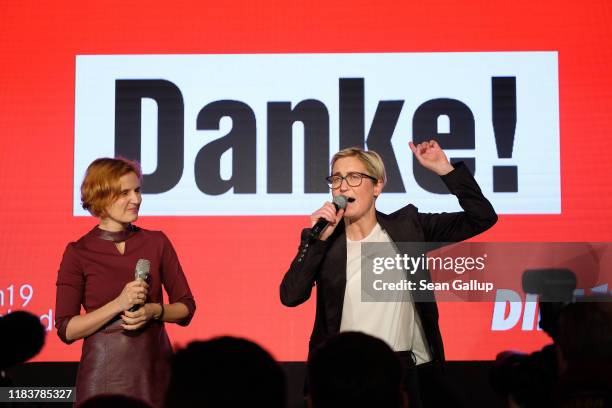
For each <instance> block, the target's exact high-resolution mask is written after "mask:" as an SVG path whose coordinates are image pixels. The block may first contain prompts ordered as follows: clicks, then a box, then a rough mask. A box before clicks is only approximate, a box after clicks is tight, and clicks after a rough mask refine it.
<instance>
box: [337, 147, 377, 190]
mask: <svg viewBox="0 0 612 408" xmlns="http://www.w3.org/2000/svg"><path fill="white" fill-rule="evenodd" d="M344 157H357V158H358V159H359V160H360V161H361V162H362V163H363V164H364V165H365V167H366V169H367V170H368V173H369V175H370V176H372V177H374V178H376V180H379V181H381V180H382V182H383V183H387V172H386V171H385V164H384V163H383V161H382V158H381V157H380V155H379V154H378V153H376V152H375V151H374V150H363V149H362V148H361V147H358V146H354V147H347V148H346V149H342V150H340V151H339V152H338V153H336V154H334V157H332V159H331V168H332V169H333V168H334V164H335V163H336V162H337V161H338V160H340V159H342V158H344Z"/></svg>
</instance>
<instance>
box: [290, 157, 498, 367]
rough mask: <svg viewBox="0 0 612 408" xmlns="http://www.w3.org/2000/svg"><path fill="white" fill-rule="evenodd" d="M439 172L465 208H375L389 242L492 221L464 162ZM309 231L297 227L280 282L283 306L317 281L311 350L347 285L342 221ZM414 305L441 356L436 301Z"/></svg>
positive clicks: (471, 229)
mask: <svg viewBox="0 0 612 408" xmlns="http://www.w3.org/2000/svg"><path fill="white" fill-rule="evenodd" d="M441 178H442V181H443V182H444V183H445V184H446V186H447V187H448V189H449V191H450V192H451V193H452V194H454V195H455V196H457V198H458V199H459V204H460V205H461V207H462V208H463V210H464V211H462V212H456V213H440V214H426V213H420V212H418V210H417V208H416V207H415V206H413V205H412V204H409V205H407V206H406V207H404V208H401V209H400V210H398V211H396V212H394V213H392V214H389V215H387V214H383V213H380V212H376V219H377V220H378V223H379V224H380V226H381V227H382V228H383V229H384V230H385V231H386V232H387V233H388V234H389V236H390V237H391V240H393V242H428V241H429V242H458V241H463V240H465V239H468V238H471V237H473V236H475V235H477V234H480V233H481V232H483V231H485V230H487V229H489V228H490V227H491V226H493V224H495V222H496V221H497V214H496V213H495V210H494V209H493V206H492V205H491V203H490V202H489V201H488V200H487V199H486V198H485V197H484V196H483V195H482V192H481V191H480V188H479V187H478V184H477V183H476V180H474V177H472V175H471V174H470V172H469V170H468V169H467V167H466V166H465V165H464V164H463V163H458V164H456V165H455V169H454V170H453V171H451V172H450V173H448V174H446V175H444V176H442V177H441ZM309 232H310V229H309V228H306V229H304V230H303V231H302V235H301V243H300V247H299V249H298V254H297V255H296V257H295V258H294V259H293V262H292V263H291V266H290V267H289V270H288V271H287V273H286V274H285V276H284V278H283V281H282V282H281V285H280V298H281V302H282V303H283V305H285V306H290V307H293V306H297V305H299V304H301V303H304V302H305V301H306V300H308V298H310V294H311V291H312V287H313V286H314V285H316V286H317V307H316V317H315V323H314V328H313V330H312V335H311V337H310V344H309V350H310V351H312V350H313V349H314V348H316V347H317V346H318V345H320V344H321V343H322V342H323V341H325V340H326V339H327V338H329V337H331V336H333V335H335V334H337V333H338V332H339V330H340V322H341V317H342V307H343V305H344V292H345V289H346V233H345V229H344V223H343V222H341V223H340V224H339V225H338V227H337V228H336V230H335V231H334V233H333V234H332V235H331V236H330V237H329V238H328V239H327V240H326V241H321V240H313V241H311V240H309ZM432 296H433V293H432ZM415 310H416V312H417V313H418V315H419V318H420V319H421V323H422V325H423V331H424V332H425V337H426V339H427V342H428V344H429V347H430V349H431V350H430V351H431V356H432V358H433V359H434V360H438V361H440V362H443V361H444V347H443V344H442V336H441V335H440V328H439V326H438V308H437V306H436V303H435V301H431V302H415Z"/></svg>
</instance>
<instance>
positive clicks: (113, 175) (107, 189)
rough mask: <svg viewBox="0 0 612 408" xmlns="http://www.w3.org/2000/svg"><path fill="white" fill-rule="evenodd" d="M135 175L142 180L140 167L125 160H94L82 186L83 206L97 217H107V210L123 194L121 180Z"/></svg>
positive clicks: (105, 158)
mask: <svg viewBox="0 0 612 408" xmlns="http://www.w3.org/2000/svg"><path fill="white" fill-rule="evenodd" d="M128 173H134V174H136V176H137V177H138V178H139V179H142V173H141V171H140V165H139V164H138V163H137V162H134V161H131V160H127V159H124V158H121V157H119V158H116V159H111V158H108V157H103V158H100V159H96V160H94V161H93V162H92V163H91V164H90V165H89V167H87V171H86V172H85V178H84V179H83V183H82V184H81V205H82V206H83V208H84V209H86V210H87V211H89V212H90V213H91V215H93V216H95V217H104V216H106V215H107V214H106V208H107V207H108V206H109V205H110V204H112V203H113V202H114V201H115V200H116V199H117V198H118V197H119V195H120V194H121V183H120V181H119V179H120V178H121V177H123V176H125V175H126V174H128Z"/></svg>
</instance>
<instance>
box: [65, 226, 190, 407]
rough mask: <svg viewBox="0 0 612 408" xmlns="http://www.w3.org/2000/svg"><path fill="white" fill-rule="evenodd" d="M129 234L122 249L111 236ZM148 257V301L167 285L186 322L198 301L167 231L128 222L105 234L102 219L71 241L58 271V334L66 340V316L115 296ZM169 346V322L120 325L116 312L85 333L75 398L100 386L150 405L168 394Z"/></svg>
mask: <svg viewBox="0 0 612 408" xmlns="http://www.w3.org/2000/svg"><path fill="white" fill-rule="evenodd" d="M118 239H119V240H125V252H124V253H123V254H121V253H119V251H118V250H117V248H116V246H115V244H114V242H113V241H116V240H118ZM140 258H144V259H148V260H149V261H150V263H151V267H150V274H149V279H148V280H147V282H148V283H149V293H148V298H147V302H151V303H160V302H161V301H162V286H163V287H164V289H165V290H166V292H167V294H168V299H169V303H175V302H181V303H183V304H185V305H186V306H187V308H188V309H189V315H188V317H187V318H186V319H185V320H183V321H182V322H180V323H179V324H181V325H187V324H188V323H189V321H190V320H191V317H192V316H193V313H194V311H195V302H194V300H193V296H192V294H191V291H190V289H189V285H188V284H187V279H186V278H185V275H184V273H183V270H182V268H181V265H180V263H179V261H178V258H177V255H176V252H175V251H174V248H173V247H172V244H171V243H170V241H169V240H168V238H167V237H166V236H165V235H164V234H163V233H162V232H159V231H147V230H143V229H139V228H136V227H132V228H130V229H129V230H128V231H127V232H126V233H125V235H124V236H122V237H119V238H118V237H117V236H113V235H112V234H110V235H109V234H106V233H105V232H104V231H102V230H100V229H98V228H97V227H96V228H94V229H93V230H91V231H90V232H89V233H87V234H86V235H85V236H83V237H82V238H81V239H79V240H78V241H77V242H73V243H70V244H68V246H67V247H66V251H65V252H64V257H63V259H62V263H61V265H60V269H59V273H58V278H57V296H56V320H55V325H56V328H57V333H58V336H59V337H60V338H61V339H62V340H63V341H64V342H66V343H71V341H69V340H68V339H66V326H67V325H68V321H69V320H70V319H71V318H72V317H73V316H76V315H78V314H79V313H80V309H81V305H82V306H83V308H84V309H85V312H91V311H93V310H95V309H97V308H99V307H101V306H103V305H105V304H106V303H108V302H110V301H111V300H113V299H115V298H116V297H117V296H118V295H119V294H120V293H121V291H122V290H123V287H124V286H125V284H126V283H128V282H130V281H132V280H134V268H135V265H136V262H137V261H138V259H140ZM171 356H172V347H171V345H170V341H169V339H168V335H167V334H166V330H165V328H164V324H162V323H160V322H155V321H151V322H149V324H148V325H147V326H145V327H144V328H143V329H141V330H138V331H126V330H123V329H122V328H121V320H120V319H118V318H117V319H114V320H112V321H111V322H109V323H108V324H107V325H106V326H104V327H103V328H102V329H100V330H98V331H97V332H96V333H94V334H92V335H90V336H88V337H87V338H85V339H84V341H83V349H82V354H81V361H80V364H79V371H78V375H77V384H76V401H75V406H78V405H79V404H80V403H82V402H84V401H85V400H87V399H88V398H90V397H93V396H95V395H99V394H123V395H128V396H131V397H135V398H139V399H142V400H143V401H145V402H147V403H149V404H150V405H152V406H153V407H158V406H160V405H161V404H162V402H163V396H164V392H165V390H166V386H167V384H168V380H169V374H170V366H169V363H170V357H171Z"/></svg>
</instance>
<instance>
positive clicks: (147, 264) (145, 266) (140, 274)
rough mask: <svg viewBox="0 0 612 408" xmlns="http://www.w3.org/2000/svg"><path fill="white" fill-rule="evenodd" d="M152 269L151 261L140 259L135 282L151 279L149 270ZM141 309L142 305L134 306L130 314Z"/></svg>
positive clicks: (135, 272)
mask: <svg viewBox="0 0 612 408" xmlns="http://www.w3.org/2000/svg"><path fill="white" fill-rule="evenodd" d="M150 268H151V261H149V260H148V259H143V258H140V259H139V260H138V262H136V269H135V271H134V280H138V279H142V280H143V281H146V280H147V278H148V277H149V269H150ZM138 309H140V305H134V306H132V307H131V308H130V312H135V311H137V310H138Z"/></svg>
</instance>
